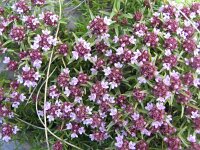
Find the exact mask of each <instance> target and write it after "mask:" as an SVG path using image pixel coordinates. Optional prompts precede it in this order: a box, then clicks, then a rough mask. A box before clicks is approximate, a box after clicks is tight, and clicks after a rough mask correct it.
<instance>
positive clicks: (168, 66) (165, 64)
mask: <svg viewBox="0 0 200 150" xmlns="http://www.w3.org/2000/svg"><path fill="white" fill-rule="evenodd" d="M163 69H166V70H170V69H171V65H170V63H163Z"/></svg>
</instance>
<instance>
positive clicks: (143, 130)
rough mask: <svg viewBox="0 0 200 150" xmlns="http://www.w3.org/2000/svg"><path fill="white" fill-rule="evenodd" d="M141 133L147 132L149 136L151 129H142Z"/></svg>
mask: <svg viewBox="0 0 200 150" xmlns="http://www.w3.org/2000/svg"><path fill="white" fill-rule="evenodd" d="M141 134H145V135H147V136H150V135H151V131H148V130H147V129H142V131H141Z"/></svg>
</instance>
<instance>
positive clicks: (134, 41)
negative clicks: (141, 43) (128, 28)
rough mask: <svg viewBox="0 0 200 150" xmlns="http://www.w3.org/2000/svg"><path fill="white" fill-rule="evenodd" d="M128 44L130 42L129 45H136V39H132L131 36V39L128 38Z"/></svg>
mask: <svg viewBox="0 0 200 150" xmlns="http://www.w3.org/2000/svg"><path fill="white" fill-rule="evenodd" d="M129 42H130V43H131V44H136V39H135V38H134V36H131V37H130V38H129Z"/></svg>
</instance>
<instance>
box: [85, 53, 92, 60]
mask: <svg viewBox="0 0 200 150" xmlns="http://www.w3.org/2000/svg"><path fill="white" fill-rule="evenodd" d="M90 59H91V54H90V53H88V54H85V55H84V60H85V61H87V60H90Z"/></svg>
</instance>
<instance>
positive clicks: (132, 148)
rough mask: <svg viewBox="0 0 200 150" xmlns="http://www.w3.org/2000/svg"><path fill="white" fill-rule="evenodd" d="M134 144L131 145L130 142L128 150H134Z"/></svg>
mask: <svg viewBox="0 0 200 150" xmlns="http://www.w3.org/2000/svg"><path fill="white" fill-rule="evenodd" d="M135 145H136V144H135V143H133V142H132V141H130V142H129V144H128V147H129V149H130V150H135Z"/></svg>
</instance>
